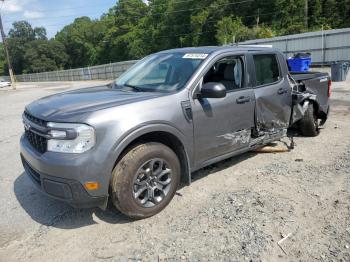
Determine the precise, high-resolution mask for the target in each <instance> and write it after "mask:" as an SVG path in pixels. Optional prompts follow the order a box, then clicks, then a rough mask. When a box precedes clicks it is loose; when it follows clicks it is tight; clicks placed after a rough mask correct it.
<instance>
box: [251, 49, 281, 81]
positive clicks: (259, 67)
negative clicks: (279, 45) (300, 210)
mask: <svg viewBox="0 0 350 262" xmlns="http://www.w3.org/2000/svg"><path fill="white" fill-rule="evenodd" d="M253 58H254V63H255V73H256V85H257V86H262V85H268V84H273V83H275V82H277V81H278V80H279V79H280V70H279V65H278V61H277V57H276V55H273V54H261V55H254V56H253Z"/></svg>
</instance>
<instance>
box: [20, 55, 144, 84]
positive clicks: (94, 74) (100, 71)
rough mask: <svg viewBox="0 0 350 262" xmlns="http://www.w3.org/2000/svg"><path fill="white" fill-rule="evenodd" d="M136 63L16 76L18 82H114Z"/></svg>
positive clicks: (119, 63)
mask: <svg viewBox="0 0 350 262" xmlns="http://www.w3.org/2000/svg"><path fill="white" fill-rule="evenodd" d="M136 62H137V60H132V61H124V62H118V63H111V64H106V65H98V66H91V67H85V68H77V69H69V70H61V71H51V72H43V73H34V74H24V75H16V80H17V81H18V82H50V81H86V80H113V79H116V78H117V77H119V76H120V75H121V74H122V73H124V72H125V71H126V70H127V69H129V68H130V67H131V66H132V65H134V64H135V63H136Z"/></svg>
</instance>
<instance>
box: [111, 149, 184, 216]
mask: <svg viewBox="0 0 350 262" xmlns="http://www.w3.org/2000/svg"><path fill="white" fill-rule="evenodd" d="M180 172H181V168H180V162H179V159H178V157H177V156H176V154H175V153H174V151H172V150H171V149H170V148H169V147H167V146H165V145H163V144H160V143H146V144H141V145H138V146H136V147H134V148H132V149H131V150H129V151H128V152H127V153H126V154H125V155H124V156H123V157H122V159H121V160H120V161H119V162H118V164H117V165H116V167H115V168H114V170H113V174H112V181H111V189H112V201H113V204H114V205H115V206H116V208H117V209H118V210H119V211H121V212H122V213H123V214H125V215H127V216H129V217H132V218H137V219H140V218H147V217H151V216H153V215H155V214H157V213H159V212H160V211H162V210H163V209H164V208H165V207H166V206H167V205H168V204H169V202H170V201H171V200H172V198H173V197H174V195H175V192H176V190H177V188H178V185H179V182H180Z"/></svg>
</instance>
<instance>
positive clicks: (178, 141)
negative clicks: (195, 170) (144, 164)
mask: <svg viewBox="0 0 350 262" xmlns="http://www.w3.org/2000/svg"><path fill="white" fill-rule="evenodd" d="M147 142H158V143H162V144H164V145H166V146H168V147H169V148H171V149H172V150H173V151H174V152H175V154H176V155H177V156H178V158H179V161H180V164H181V182H182V183H184V184H187V185H189V184H190V183H191V171H190V170H191V164H190V163H191V160H190V152H191V149H190V148H188V147H186V143H185V138H184V135H183V134H182V133H181V132H180V131H179V130H177V129H176V128H174V127H172V126H168V125H165V124H161V125H151V126H143V127H140V128H138V129H136V130H134V131H132V132H130V133H129V134H128V135H127V136H126V137H124V139H123V140H122V141H121V142H119V143H117V146H116V148H115V150H114V165H113V169H114V167H115V166H116V165H117V163H118V162H119V160H120V159H121V158H122V157H123V156H124V155H125V153H126V152H128V151H129V149H130V148H132V147H133V146H135V145H137V144H141V143H147Z"/></svg>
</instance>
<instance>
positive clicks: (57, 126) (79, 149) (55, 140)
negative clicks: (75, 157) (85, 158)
mask: <svg viewBox="0 0 350 262" xmlns="http://www.w3.org/2000/svg"><path fill="white" fill-rule="evenodd" d="M47 126H48V127H50V128H51V130H50V132H49V135H50V137H51V138H50V139H49V140H48V142H47V151H51V152H61V153H72V154H78V153H84V152H85V151H88V150H89V149H91V148H93V147H94V145H95V141H96V140H95V130H94V129H93V128H92V127H91V126H88V125H84V124H69V123H52V122H50V123H48V124H47Z"/></svg>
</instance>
